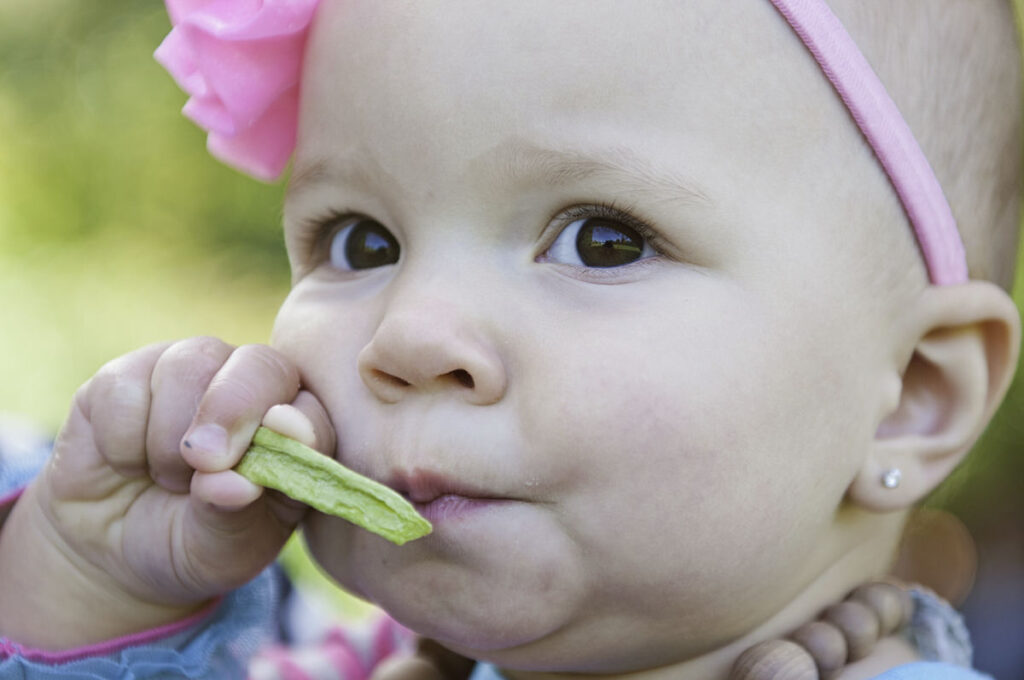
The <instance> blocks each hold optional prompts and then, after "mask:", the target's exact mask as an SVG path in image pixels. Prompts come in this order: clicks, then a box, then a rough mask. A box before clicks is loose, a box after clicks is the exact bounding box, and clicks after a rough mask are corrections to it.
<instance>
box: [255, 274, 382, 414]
mask: <svg viewBox="0 0 1024 680" xmlns="http://www.w3.org/2000/svg"><path fill="white" fill-rule="evenodd" d="M329 293H330V291H328V290H323V289H321V288H320V287H318V286H316V285H315V283H313V282H311V283H309V284H307V283H305V282H304V283H300V284H299V285H298V286H297V287H296V288H295V289H293V290H292V292H291V294H290V295H289V296H288V299H286V300H285V302H284V304H283V305H282V306H281V309H280V310H279V312H278V314H277V318H276V320H275V322H274V330H273V333H272V335H271V345H273V347H274V348H275V349H277V350H278V351H280V352H282V353H283V354H284V355H285V356H287V357H288V358H289V359H291V360H292V361H293V362H294V363H295V365H296V366H298V368H299V372H300V375H301V376H302V383H303V387H304V388H305V389H308V390H310V391H311V392H312V393H313V394H314V395H315V396H316V397H317V398H318V399H319V400H320V401H321V403H323V405H324V406H325V407H326V408H327V412H328V413H329V414H330V415H331V418H332V420H334V426H335V428H340V427H341V426H342V425H343V423H341V422H338V418H339V416H340V414H344V413H346V412H347V411H348V410H350V409H347V408H345V406H346V405H347V404H346V400H351V398H352V395H353V394H355V393H356V392H357V391H361V390H362V381H361V380H360V378H359V374H358V371H357V366H356V357H357V356H358V354H359V351H360V350H362V348H363V347H364V346H365V345H366V343H367V342H368V341H369V338H370V337H371V336H372V328H371V327H370V324H369V322H368V321H367V313H366V311H365V310H364V311H361V312H360V311H358V310H356V309H354V308H352V309H350V308H345V307H340V306H339V303H338V301H337V300H336V299H332V297H336V296H331V295H330V294H329Z"/></svg>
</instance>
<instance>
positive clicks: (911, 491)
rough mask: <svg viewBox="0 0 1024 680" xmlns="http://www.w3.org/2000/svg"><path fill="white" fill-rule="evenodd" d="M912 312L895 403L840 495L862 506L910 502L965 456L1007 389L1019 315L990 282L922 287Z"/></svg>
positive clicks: (895, 505) (883, 508)
mask: <svg viewBox="0 0 1024 680" xmlns="http://www.w3.org/2000/svg"><path fill="white" fill-rule="evenodd" d="M908 314H910V315H912V317H913V319H912V321H913V323H912V325H911V326H910V327H911V328H913V333H914V338H916V340H915V339H914V338H911V340H910V344H912V345H913V347H912V351H911V352H910V358H909V360H907V361H906V363H905V366H903V367H902V370H900V368H901V367H899V366H894V380H896V381H897V382H898V385H899V400H898V402H899V403H898V405H897V406H896V407H895V409H894V410H892V412H890V413H888V414H887V415H886V416H885V417H884V419H883V420H882V421H881V422H880V423H879V425H878V429H877V432H876V435H875V438H874V441H873V443H872V450H871V452H870V454H869V455H868V456H867V457H866V458H865V459H864V462H863V464H862V466H861V469H860V470H859V471H858V473H857V475H856V477H855V478H854V480H853V482H852V483H851V485H850V488H849V490H848V493H847V495H848V498H849V500H851V501H852V502H853V503H855V504H857V505H860V506H861V507H864V508H866V509H868V510H873V511H879V512H886V511H892V510H901V509H904V508H907V507H910V506H911V505H913V504H914V503H916V502H917V501H919V500H921V499H922V498H923V497H924V496H926V495H927V494H928V493H929V492H930V491H931V490H932V489H934V488H935V487H936V486H938V485H939V483H940V482H942V480H943V479H945V478H946V477H947V476H948V475H949V473H950V472H952V471H953V469H954V468H955V467H956V466H957V465H958V464H959V463H960V462H961V461H962V460H963V458H964V456H966V455H967V453H968V451H969V450H970V448H971V446H972V445H973V444H974V442H975V440H976V439H977V438H978V436H979V435H980V434H981V432H982V431H983V430H984V429H985V426H986V425H987V424H988V422H989V420H990V419H991V418H992V415H993V414H994V413H995V411H996V408H997V407H998V406H999V403H1000V402H1001V401H1002V399H1003V396H1004V395H1005V394H1006V390H1007V389H1008V388H1009V385H1010V382H1011V380H1012V378H1013V374H1014V369H1015V368H1016V363H1017V355H1018V349H1019V344H1020V316H1019V313H1018V311H1017V308H1016V307H1015V305H1014V304H1013V301H1012V300H1011V299H1010V297H1009V296H1008V295H1007V294H1006V292H1005V291H1003V290H1002V289H1001V288H999V287H998V286H996V285H994V284H991V283H988V282H985V281H970V282H968V283H965V284H961V285H955V286H930V287H928V288H927V289H925V290H924V291H923V292H922V294H921V296H920V299H919V300H918V304H915V305H914V306H913V308H912V309H910V310H908Z"/></svg>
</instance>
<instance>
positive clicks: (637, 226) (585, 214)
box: [541, 201, 663, 266]
mask: <svg viewBox="0 0 1024 680" xmlns="http://www.w3.org/2000/svg"><path fill="white" fill-rule="evenodd" d="M635 213H636V206H634V205H627V206H623V207H620V205H619V204H618V203H616V202H615V201H610V202H607V203H606V202H603V201H597V202H596V203H584V204H577V205H574V206H572V207H570V208H566V209H565V210H563V211H562V212H560V213H558V214H557V215H556V216H555V217H553V218H552V219H551V220H549V221H550V222H554V223H555V225H556V227H557V228H555V229H552V233H551V235H550V237H549V238H548V239H545V240H546V241H547V243H546V244H545V246H544V250H542V251H541V252H542V253H544V252H547V250H548V248H550V247H551V245H552V244H553V243H554V242H555V240H556V239H557V238H558V236H559V234H561V233H562V231H563V230H564V229H566V228H568V227H569V225H570V224H572V223H573V222H575V221H576V220H582V219H587V218H594V217H596V218H600V219H605V220H612V221H615V222H621V223H622V224H624V225H626V226H627V227H630V228H631V229H633V230H635V231H636V233H638V234H640V236H641V237H643V239H644V240H645V241H647V242H648V243H649V244H651V247H652V248H654V250H656V251H657V252H658V253H659V254H661V253H662V252H663V250H662V248H661V247H660V244H661V237H660V236H659V235H658V233H657V232H655V231H654V230H653V229H652V228H651V227H649V226H648V225H647V223H646V222H644V221H643V220H641V219H638V218H636V217H634V216H633V215H634V214H635ZM624 266H629V265H624Z"/></svg>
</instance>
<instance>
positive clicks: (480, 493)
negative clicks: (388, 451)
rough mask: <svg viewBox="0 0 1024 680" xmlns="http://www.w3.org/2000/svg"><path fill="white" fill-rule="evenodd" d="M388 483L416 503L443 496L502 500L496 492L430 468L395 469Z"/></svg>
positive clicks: (423, 502)
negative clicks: (476, 486) (407, 470)
mask: <svg viewBox="0 0 1024 680" xmlns="http://www.w3.org/2000/svg"><path fill="white" fill-rule="evenodd" d="M387 484H388V486H390V487H391V488H392V489H394V490H395V491H397V492H398V493H400V494H402V495H403V496H405V497H406V498H408V499H409V500H410V501H411V502H412V503H414V504H428V503H430V502H432V501H435V500H437V499H439V498H441V497H455V498H467V499H476V500H500V497H498V496H496V495H495V494H494V493H491V492H488V491H485V490H483V489H479V488H475V487H473V486H471V485H468V484H465V483H463V482H461V481H459V480H456V479H453V478H451V477H448V476H446V475H444V474H441V473H439V472H433V471H430V470H414V471H411V472H403V471H401V470H395V471H392V473H391V474H390V475H389V477H388V483H387Z"/></svg>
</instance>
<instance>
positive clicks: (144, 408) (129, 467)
mask: <svg viewBox="0 0 1024 680" xmlns="http://www.w3.org/2000/svg"><path fill="white" fill-rule="evenodd" d="M172 344H173V343H171V342H161V343H156V344H153V345H147V346H146V347H143V348H141V349H137V350H135V351H134V352H131V353H129V354H125V355H124V356H122V357H118V358H117V359H114V360H113V361H110V362H108V363H107V364H105V365H104V366H103V367H102V368H100V370H99V371H97V372H96V375H94V376H93V377H92V378H91V379H90V380H89V382H88V383H86V384H85V385H84V386H83V387H82V389H81V390H79V392H78V394H77V395H76V397H75V398H76V401H77V406H78V408H79V409H81V411H82V413H83V414H84V415H85V418H86V419H87V420H88V422H89V424H90V426H91V428H92V437H93V441H94V442H95V444H96V450H97V451H98V452H99V453H100V455H101V456H103V458H104V459H105V460H106V462H107V464H108V465H110V466H111V467H112V468H113V469H114V470H116V471H117V472H119V473H121V474H124V475H128V476H135V475H142V474H145V473H146V471H147V467H148V466H147V462H146V421H147V420H148V417H149V408H150V398H151V393H150V388H149V384H150V379H151V377H152V372H153V367H154V366H155V365H156V363H157V361H158V359H159V358H160V355H161V354H163V352H164V351H165V350H166V349H167V348H168V347H170V346H171V345H172Z"/></svg>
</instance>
